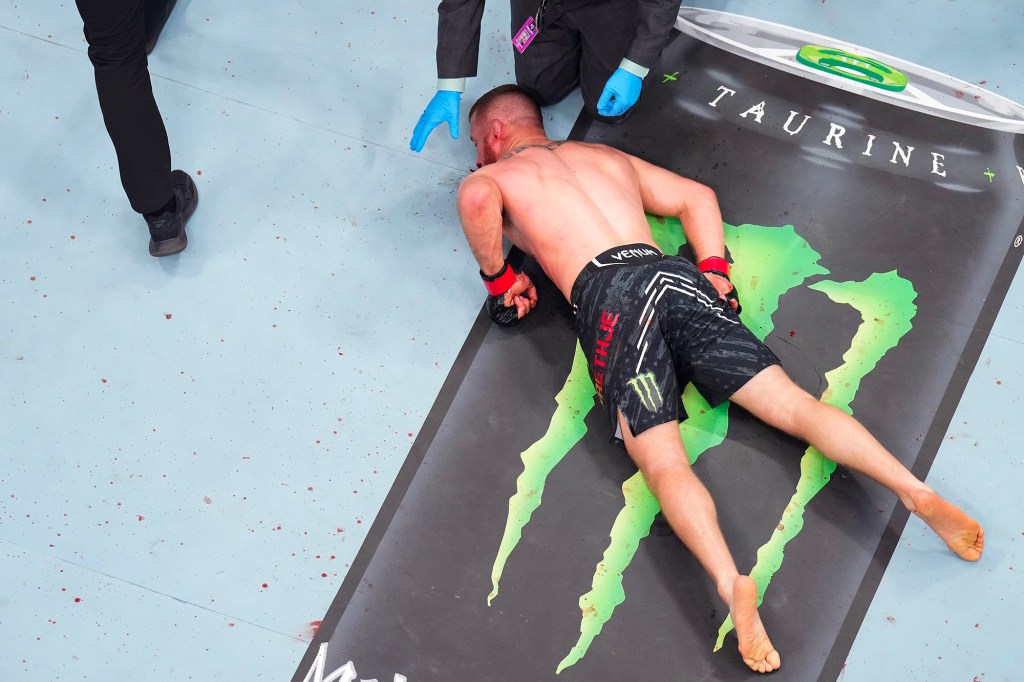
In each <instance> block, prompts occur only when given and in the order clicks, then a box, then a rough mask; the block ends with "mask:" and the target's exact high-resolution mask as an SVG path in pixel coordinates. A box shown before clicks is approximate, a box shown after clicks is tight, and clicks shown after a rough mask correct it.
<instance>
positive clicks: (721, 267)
mask: <svg viewBox="0 0 1024 682" xmlns="http://www.w3.org/2000/svg"><path fill="white" fill-rule="evenodd" d="M697 269H698V270H700V271H701V272H707V271H708V270H718V271H719V272H724V273H725V276H726V277H728V276H729V261H727V260H725V259H724V258H719V257H718V256H711V257H710V258H705V259H704V260H702V261H701V262H700V263H698V264H697Z"/></svg>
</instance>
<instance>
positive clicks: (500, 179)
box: [467, 142, 654, 298]
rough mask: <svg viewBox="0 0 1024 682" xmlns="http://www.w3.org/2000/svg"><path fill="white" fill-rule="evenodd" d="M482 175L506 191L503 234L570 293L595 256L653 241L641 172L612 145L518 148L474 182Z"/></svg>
mask: <svg viewBox="0 0 1024 682" xmlns="http://www.w3.org/2000/svg"><path fill="white" fill-rule="evenodd" d="M483 178H486V179H488V180H491V181H493V182H494V183H495V185H496V186H497V188H498V190H499V191H500V192H501V200H502V205H503V206H504V209H505V215H504V218H505V221H504V225H503V231H504V234H505V236H506V237H507V238H508V239H509V241H511V242H512V243H513V244H515V245H516V246H518V247H519V248H520V249H522V250H523V251H524V252H525V253H527V254H529V255H530V256H533V257H534V258H535V259H536V260H537V263H538V264H539V265H540V266H541V268H542V269H543V270H544V272H545V273H546V274H547V275H548V277H550V278H551V280H552V281H553V282H554V283H555V285H556V286H557V287H558V289H559V290H560V291H561V292H562V294H563V295H564V296H565V297H566V298H569V292H570V290H571V289H572V284H573V281H574V280H575V279H576V276H577V275H578V274H579V273H580V271H581V270H582V269H583V266H584V265H586V263H587V262H588V261H589V260H590V259H591V258H593V257H594V256H596V255H597V254H599V253H601V252H603V251H606V250H608V249H610V248H613V247H615V246H620V245H623V244H635V243H644V244H651V245H652V246H653V245H654V240H653V237H652V235H651V230H650V228H649V227H648V225H647V220H646V218H645V217H644V208H643V204H642V203H641V200H640V190H639V179H638V178H637V174H636V171H635V170H634V168H633V165H632V164H631V163H630V161H629V157H628V156H626V155H625V154H623V153H622V152H619V151H617V150H615V149H612V148H610V147H606V146H603V145H592V144H584V143H581V142H561V143H560V142H551V143H542V144H538V145H531V146H526V147H520V148H518V149H516V150H514V151H512V152H511V153H510V154H508V155H507V156H505V157H504V158H502V159H500V160H499V161H498V162H496V163H493V164H491V165H488V166H486V167H485V168H483V169H481V170H479V171H477V172H476V173H475V174H473V175H472V176H470V178H469V180H472V181H473V182H477V181H479V180H480V179H483ZM469 180H467V182H468V181H469Z"/></svg>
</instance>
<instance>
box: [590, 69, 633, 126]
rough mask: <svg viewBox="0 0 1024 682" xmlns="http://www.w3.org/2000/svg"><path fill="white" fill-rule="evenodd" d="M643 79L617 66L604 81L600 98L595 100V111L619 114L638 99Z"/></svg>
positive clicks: (612, 114)
mask: <svg viewBox="0 0 1024 682" xmlns="http://www.w3.org/2000/svg"><path fill="white" fill-rule="evenodd" d="M643 82H644V79H643V78H641V77H640V76H638V75H636V74H635V73H630V72H629V71H626V70H625V69H623V68H621V67H619V68H618V69H615V73H613V74H612V76H611V78H609V79H608V82H607V83H605V86H604V91H603V92H602V93H601V98H600V99H599V100H597V113H599V114H601V115H602V116H621V115H622V114H624V113H626V112H627V111H629V108H630V107H631V106H633V105H634V104H636V101H637V100H638V99H640V88H641V87H642V86H643Z"/></svg>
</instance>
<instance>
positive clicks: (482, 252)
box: [458, 172, 537, 326]
mask: <svg viewBox="0 0 1024 682" xmlns="http://www.w3.org/2000/svg"><path fill="white" fill-rule="evenodd" d="M458 208H459V218H460V220H461V221H462V230H463V232H465V234H466V241H468V242H469V248H470V249H472V251H473V256H474V257H475V258H476V262H477V263H478V264H479V265H480V275H481V277H483V278H484V286H485V287H486V288H487V292H488V294H489V296H488V298H487V312H488V314H489V315H490V317H491V319H492V320H494V321H495V322H497V323H498V324H501V325H506V326H507V325H511V324H515V323H516V322H517V321H518V320H520V319H522V318H523V317H524V316H525V315H526V314H527V313H529V312H530V311H531V310H533V308H534V307H535V306H536V305H537V289H536V287H534V286H533V282H532V281H530V278H529V277H528V276H527V275H525V274H523V273H518V274H517V273H515V272H514V271H512V269H511V268H510V267H508V266H507V264H506V263H505V256H504V253H503V251H502V242H501V237H502V229H501V228H502V220H503V216H502V199H501V189H500V188H499V187H498V184H497V183H496V182H495V181H494V179H493V178H490V177H488V176H487V174H485V173H481V172H477V173H474V174H473V175H470V176H469V177H468V178H466V179H465V180H463V182H462V184H461V185H460V186H459V196H458Z"/></svg>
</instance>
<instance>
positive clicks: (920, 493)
mask: <svg viewBox="0 0 1024 682" xmlns="http://www.w3.org/2000/svg"><path fill="white" fill-rule="evenodd" d="M910 497H911V499H912V500H913V502H914V507H915V509H914V513H915V514H917V515H918V516H920V517H921V520H922V521H924V522H925V523H927V524H928V527H929V528H931V529H932V530H933V531H935V534H936V535H938V536H939V537H940V538H941V539H942V541H943V542H945V543H946V546H947V547H949V548H950V549H951V550H953V551H954V552H956V554H957V556H959V557H960V558H961V559H964V560H966V561H977V560H978V559H980V558H981V551H982V550H983V549H984V548H985V531H983V530H982V529H981V525H979V524H978V522H977V521H975V520H974V519H972V518H971V517H970V516H968V515H967V514H966V513H965V512H964V510H963V509H961V508H960V507H958V506H956V505H955V504H953V503H951V502H947V501H946V500H944V499H942V498H941V497H939V496H938V495H936V494H935V493H933V492H932V491H930V490H917V491H915V492H913V493H911V495H910Z"/></svg>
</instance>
